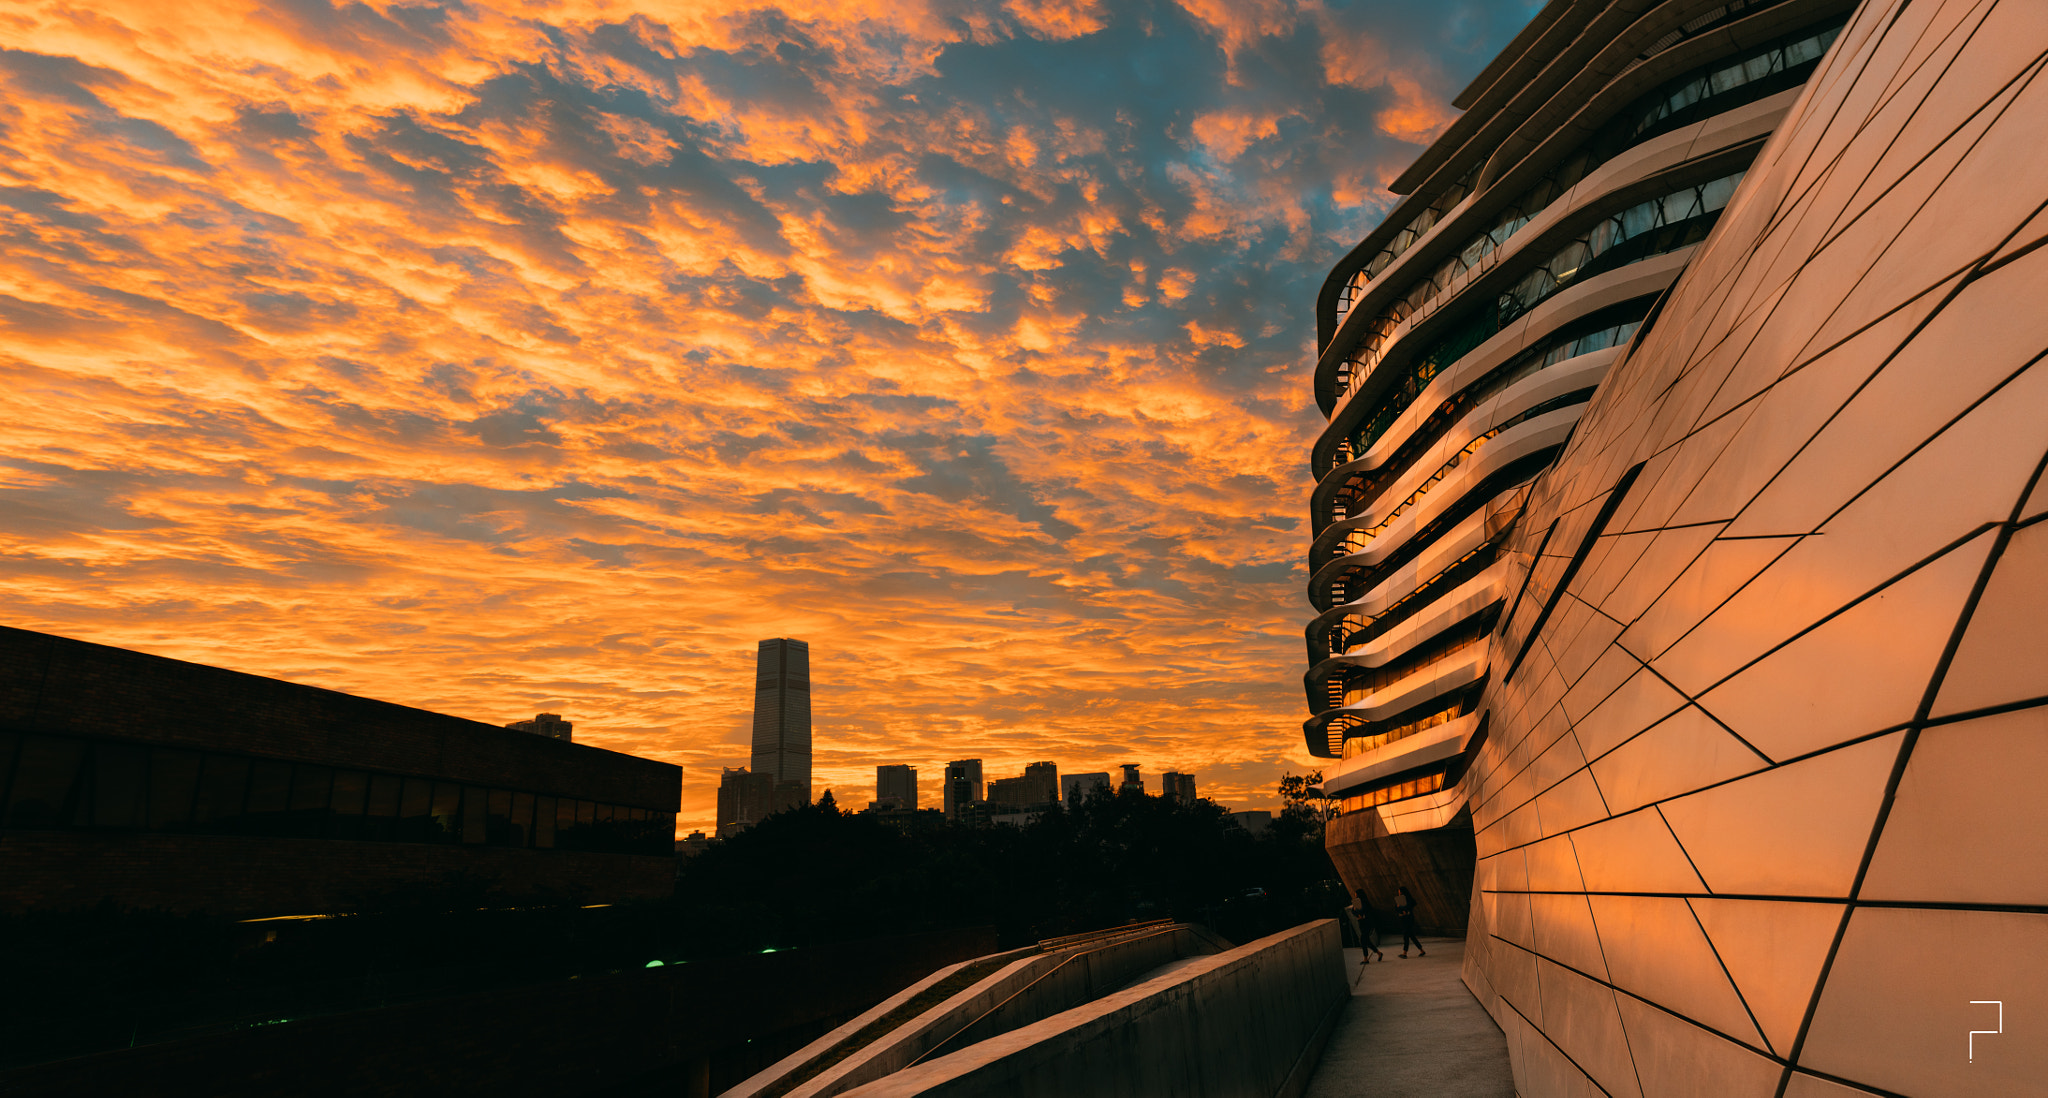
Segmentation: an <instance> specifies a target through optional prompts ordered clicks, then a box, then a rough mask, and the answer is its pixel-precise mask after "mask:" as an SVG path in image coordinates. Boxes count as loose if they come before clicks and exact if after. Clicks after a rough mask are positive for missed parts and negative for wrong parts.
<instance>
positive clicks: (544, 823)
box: [533, 797, 560, 850]
mask: <svg viewBox="0 0 2048 1098" xmlns="http://www.w3.org/2000/svg"><path fill="white" fill-rule="evenodd" d="M559 811H560V810H559V809H558V808H557V807H556V802H555V798H553V797H535V798H534V799H533V845H535V846H537V847H540V848H541V849H543V850H548V849H552V848H553V847H554V845H555V822H556V820H557V819H558V818H559V817H558V815H557V813H558V812H559Z"/></svg>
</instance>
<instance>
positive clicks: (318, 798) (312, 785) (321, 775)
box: [286, 763, 334, 838]
mask: <svg viewBox="0 0 2048 1098" xmlns="http://www.w3.org/2000/svg"><path fill="white" fill-rule="evenodd" d="M333 791H334V768H333V767H331V766H314V765H312V764H309V763H298V764H297V765H295V766H293V767H292V799H291V818H290V821H289V823H288V825H287V828H286V830H287V832H288V833H289V834H292V835H297V836H300V837H301V838H318V837H319V836H321V835H323V834H325V833H326V831H327V811H328V808H327V806H328V799H329V798H330V797H331V796H332V795H333Z"/></svg>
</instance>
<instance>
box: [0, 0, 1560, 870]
mask: <svg viewBox="0 0 2048 1098" xmlns="http://www.w3.org/2000/svg"><path fill="white" fill-rule="evenodd" d="M1534 6H1536V5H1534V4H1531V3H1527V2H1517V0H1498V2H1471V3H1394V2H1385V0H1382V2H1378V3H1354V4H1342V3H1334V2H1329V3H1316V2H1311V0H1256V2H1244V3H1227V2H1219V0H1181V2H1180V3H1178V4H1176V3H1168V2H1159V3H1143V2H1137V3H1069V2H1062V0H1006V2H1002V3H996V2H977V0H960V2H946V0H932V2H928V3H920V2H917V0H898V2H884V3H875V2H872V0H844V2H839V0H835V2H831V3H822V2H808V0H797V2H793V3H787V4H765V3H764V4H749V3H744V2H740V3H720V2H710V0H707V2H702V3H689V2H685V3H672V4H633V3H623V2H622V3H607V2H599V0H568V2H543V0H533V2H519V0H505V2H493V0H468V2H463V0H450V2H445V3H385V2H383V0H373V2H370V3H334V2H331V0H261V2H257V0H249V2H233V0H185V2H181V3H166V2H164V0H96V2H94V3H90V4H81V3H74V2H47V3H45V2H34V0H15V2H0V232H4V247H0V372H4V384H0V400H4V401H5V407H4V409H0V607H4V612H0V623H5V624H8V625H14V626H19V627H22V628H28V629H36V630H43V631H46V632H52V633H59V634H63V635H65V636H71V637H78V638H82V639H85V640H91V641H97V642H100V643H105V644H113V645H120V646H123V647H129V648H136V649H141V650H143V651H147V652H153V653H158V654H161V655H166V656H173V657H176V658H179V659H186V660H196V661H199V662H203V663H210V664H218V665H221V666H225V667H231V668H235V669H238V670H243V671H250V672H255V673H258V674H263V675H273V676H277V677H280V678H285V679H290V680H292V681H295V682H302V683H310V684H313V685H318V686H324V687H330V688H333V689H338V690H345V691H349V692H352V693H358V694H365V695H369V696H372V697H378V698H384V699H388V700H391V701H397V702H402V703H405V704H408V705H417V706H423V707H426V708H429V709H436V710H442V711H445V712H449V713H454V714H458V715H461V716H465V717H471V718H475V719H478V720H484V721H490V722H493V723H503V722H505V721H509V720H513V719H517V718H520V717H526V716H531V715H532V714H533V713H534V712H536V711H539V710H547V711H551V712H559V713H561V714H563V715H564V716H566V717H567V718H569V719H571V720H573V721H575V722H576V726H577V728H576V738H577V740H578V741H579V742H583V743H589V744H594V745H596V746H599V747H605V748H610V749H613V750H618V751H629V752H633V753H636V754H640V755H645V756H649V757H652V758H658V759H663V760H667V761H670V762H674V763H677V764H680V765H681V766H683V767H684V768H685V776H684V796H683V808H682V815H681V818H680V821H679V822H680V824H681V826H682V829H683V830H685V831H687V830H689V829H692V828H700V827H701V828H706V829H708V828H710V827H711V826H712V823H713V820H712V806H713V792H714V789H715V786H716V785H717V781H718V771H719V768H720V767H723V766H737V765H744V764H745V763H746V762H747V761H748V759H747V739H748V729H749V722H750V713H751V707H752V703H753V692H752V691H753V686H752V675H753V662H752V661H753V655H754V645H755V642H756V641H757V640H759V639H761V638H763V637H769V636H794V637H800V638H803V639H805V640H807V641H809V642H810V644H811V651H812V655H813V661H814V670H813V676H814V679H815V681H816V683H817V685H816V694H815V700H814V708H815V718H814V729H815V737H816V742H817V756H816V772H817V787H818V788H819V789H820V790H822V789H824V788H826V787H830V788H832V789H834V790H835V793H836V795H837V797H838V798H839V800H840V803H841V804H842V805H859V804H865V802H866V801H867V800H868V799H869V798H871V797H872V796H873V793H874V769H873V768H874V766H875V765H876V764H877V763H897V762H903V763H911V764H913V765H916V766H918V767H919V769H920V776H921V778H922V781H923V784H924V790H925V800H926V803H927V804H934V803H936V800H937V794H936V790H937V785H938V781H937V779H938V777H939V773H938V771H939V767H940V766H942V765H943V763H944V762H945V760H947V759H951V758H960V757H970V756H979V757H980V758H982V759H983V760H985V766H986V772H987V774H988V776H990V777H996V776H1002V775H1008V774H1013V773H1016V772H1018V771H1020V770H1021V769H1022V767H1023V765H1024V764H1025V763H1026V762H1029V761H1032V760H1036V759H1051V760H1054V761H1056V762H1057V763H1058V764H1059V765H1060V768H1061V770H1062V771H1076V770H1107V769H1112V768H1113V766H1114V764H1116V763H1121V762H1137V763H1140V764H1142V765H1143V766H1144V767H1145V769H1146V772H1147V774H1148V776H1151V777H1152V781H1151V787H1152V789H1153V790H1154V791H1157V789H1158V783H1157V780H1156V775H1157V773H1158V772H1159V771H1161V770H1165V769H1183V770H1188V769H1192V770H1193V771H1194V772H1195V773H1196V775H1197V778H1198V781H1199V782H1200V786H1201V791H1202V792H1203V794H1204V795H1206V796H1210V797H1213V798H1215V799H1217V800H1219V801H1222V802H1225V803H1227V804H1229V805H1231V806H1232V807H1235V808H1248V807H1270V806H1272V805H1273V804H1274V802H1275V800H1276V798H1275V797H1274V795H1273V793H1272V787H1273V783H1274V782H1275V780H1276V779H1277V778H1278V777H1279V775H1280V773H1281V772H1282V771H1283V770H1285V769H1290V768H1291V769H1295V770H1297V771H1298V770H1301V769H1303V768H1305V767H1306V766H1308V765H1309V764H1310V761H1311V760H1310V759H1309V756H1308V755H1307V754H1306V752H1305V751H1304V750H1303V748H1302V743H1301V734H1300V731H1299V723H1300V721H1301V719H1302V717H1303V716H1305V711H1304V707H1303V701H1302V695H1301V687H1300V676H1301V672H1302V669H1303V666H1304V664H1303V659H1304V653H1303V644H1302V640H1301V627H1302V624H1303V623H1304V621H1305V620H1306V619H1307V618H1308V616H1309V613H1308V609H1307V604H1306V602H1305V599H1304V598H1303V596H1302V594H1301V589H1302V584H1303V582H1304V581H1305V579H1306V574H1305V570H1304V566H1303V564H1302V563H1301V557H1302V554H1303V552H1304V549H1305V544H1306V538H1307V533H1306V529H1305V526H1306V523H1305V516H1306V500H1307V493H1308V490H1309V487H1310V480H1309V475H1308V451H1307V447H1308V444H1309V442H1310V440H1311V439H1312V438H1313V437H1314V434H1315V431H1316V429H1317V426H1318V425H1319V423H1320V417H1319V416H1318V414H1317V413H1316V411H1315V406H1314V402H1313V399H1312V394H1311V390H1310V386H1309V374H1310V370H1311V367H1312V362H1313V344H1314V320H1313V316H1312V313H1311V306H1312V304H1313V301H1314V297H1315V293H1316V290H1317V288H1318V287H1319V285H1320V284H1321V281H1322V278H1323V275H1324V274H1325V273H1326V271H1327V270H1328V268H1329V266H1330V264H1331V263H1333V262H1334V261H1335V260H1336V259H1337V257H1338V256H1340V255H1341V254H1342V253H1343V252H1344V251H1345V250H1346V249H1348V248H1349V247H1350V246H1351V245H1352V244H1354V243H1356V241H1357V240H1358V238H1359V237H1360V236H1361V235H1362V234H1363V233H1364V232H1365V231H1366V230H1367V229H1369V228H1370V227H1371V226H1372V225H1373V224H1374V223H1376V222H1377V220H1378V219H1379V218H1380V217H1381V216H1382V215H1383V214H1384V212H1385V210H1386V208H1387V205H1388V196H1387V195H1386V194H1385V192H1384V190H1383V189H1382V188H1383V186H1384V184H1385V183H1386V182H1387V181H1389V180H1390V179H1392V178H1393V176H1394V175H1395V174H1396V173H1397V172H1398V171H1399V170H1400V168H1402V167H1403V166H1404V165H1405V164H1406V163H1407V162H1408V161H1409V160H1410V159H1412V158H1413V157H1414V155H1415V154H1416V152H1417V151H1419V149H1420V147H1421V146H1422V144H1424V143H1426V142H1427V141H1428V140H1429V139H1430V138H1431V137H1433V136H1434V135H1435V134H1436V133H1438V132H1439V131H1440V130H1441V128H1442V127H1443V126H1444V125H1445V124H1446V123H1447V122H1448V121H1449V119H1450V118H1451V117H1452V116H1453V113H1454V112H1453V111H1452V109H1451V108H1450V106H1449V101H1450V99H1451V97H1452V96H1454V95H1455V94H1456V93H1457V91H1458V90H1459V88H1460V87H1461V86H1462V85H1463V83H1464V81H1466V80H1467V79H1469V78H1470V77H1471V76H1473V75H1474V74H1476V73H1477V71H1478V70H1479V68H1480V67H1481V66H1483V65H1484V63H1485V62H1486V61H1487V60H1489V59H1490V58H1491V57H1492V55H1493V54H1494V53H1495V52H1496V51H1498V50H1499V49H1500V47H1501V46H1502V45H1504V44H1505V43H1506V42H1507V40H1508V38H1509V37H1511V36H1512V35H1513V33H1514V32H1515V31H1516V30H1518V29H1519V28H1520V26H1521V25H1522V23H1523V22H1524V21H1526V19H1527V18H1528V16H1529V15H1530V13H1531V11H1532V10H1533V8H1534Z"/></svg>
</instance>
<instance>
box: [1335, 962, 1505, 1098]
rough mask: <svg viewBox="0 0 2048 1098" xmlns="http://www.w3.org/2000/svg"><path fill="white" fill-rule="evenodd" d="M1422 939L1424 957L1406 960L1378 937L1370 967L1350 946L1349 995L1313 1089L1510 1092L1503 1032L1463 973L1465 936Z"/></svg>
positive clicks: (1387, 1093) (1448, 1094) (1458, 1096)
mask: <svg viewBox="0 0 2048 1098" xmlns="http://www.w3.org/2000/svg"><path fill="white" fill-rule="evenodd" d="M1394 940H1395V941H1396V942H1398V941H1399V937H1398V936H1396V937H1395V939H1394ZM1423 945H1424V948H1425V949H1427V950H1428V951H1429V955H1428V956H1427V957H1419V958H1418V957H1416V956H1415V955H1413V954H1410V955H1409V957H1408V959H1407V960H1405V961H1404V960H1401V959H1400V956H1399V954H1400V950H1398V949H1394V948H1390V947H1389V945H1388V944H1387V943H1382V944H1381V948H1382V949H1385V950H1386V954H1387V959H1386V961H1385V962H1384V963H1382V962H1379V961H1374V962H1373V963H1372V964H1369V965H1366V966H1365V967H1364V968H1360V967H1359V964H1358V959H1359V952H1358V950H1355V949H1347V950H1345V951H1344V961H1345V963H1346V964H1347V965H1349V966H1350V973H1351V977H1352V984H1351V1001H1350V1002H1349V1003H1346V1004H1345V1006H1344V1014H1343V1016H1342V1017H1340V1018H1339V1019H1338V1020H1337V1029H1336V1031H1335V1032H1334V1033H1332V1034H1331V1035H1330V1044H1329V1047H1327V1048H1325V1049H1324V1050H1323V1058H1322V1062H1321V1063H1319V1064H1318V1065H1317V1066H1316V1073H1315V1075H1313V1076H1312V1077H1310V1079H1309V1084H1308V1092H1307V1098H1353V1096H1364V1095H1371V1096H1372V1098H1403V1096H1407V1095H1415V1096H1428V1098H1513V1096H1514V1093H1515V1083H1514V1076H1513V1075H1512V1074H1511V1073H1510V1072H1509V1069H1508V1044H1507V1038H1506V1037H1505V1036H1503V1035H1502V1034H1501V1031H1500V1027H1499V1026H1496V1025H1494V1024H1493V1019H1492V1018H1489V1017H1487V1014H1486V1011H1485V1010H1484V1009H1482V1008H1481V1007H1480V1005H1479V1001H1478V1000H1477V999H1474V998H1473V997H1472V993H1471V992H1470V991H1467V990H1466V989H1465V984H1464V983H1463V981H1461V980H1459V979H1458V970H1459V967H1460V966H1461V965H1463V964H1464V961H1465V943H1464V942H1463V941H1462V940H1459V939H1455V938H1429V939H1426V940H1425V941H1424V943H1423Z"/></svg>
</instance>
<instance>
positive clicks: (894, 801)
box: [875, 764, 917, 812]
mask: <svg viewBox="0 0 2048 1098" xmlns="http://www.w3.org/2000/svg"><path fill="white" fill-rule="evenodd" d="M875 808H876V811H881V812H915V811H917V768H916V767H914V766H903V765H900V764H899V765H895V766H878V767H875Z"/></svg>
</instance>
